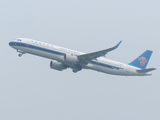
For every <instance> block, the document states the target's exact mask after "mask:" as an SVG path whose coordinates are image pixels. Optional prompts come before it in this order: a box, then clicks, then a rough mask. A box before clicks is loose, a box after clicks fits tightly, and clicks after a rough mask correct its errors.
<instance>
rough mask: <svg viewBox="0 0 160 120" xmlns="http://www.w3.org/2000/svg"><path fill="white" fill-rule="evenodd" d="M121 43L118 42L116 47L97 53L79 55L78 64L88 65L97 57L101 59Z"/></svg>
mask: <svg viewBox="0 0 160 120" xmlns="http://www.w3.org/2000/svg"><path fill="white" fill-rule="evenodd" d="M121 42H122V41H120V42H119V43H118V44H117V45H116V46H114V47H111V48H108V49H105V50H101V51H97V52H92V53H87V54H83V55H79V56H78V59H79V63H80V64H84V65H86V64H88V63H89V62H90V61H91V60H94V59H97V58H98V57H102V56H105V55H106V54H107V53H108V52H110V51H112V50H114V49H116V48H118V46H119V45H120V43H121Z"/></svg>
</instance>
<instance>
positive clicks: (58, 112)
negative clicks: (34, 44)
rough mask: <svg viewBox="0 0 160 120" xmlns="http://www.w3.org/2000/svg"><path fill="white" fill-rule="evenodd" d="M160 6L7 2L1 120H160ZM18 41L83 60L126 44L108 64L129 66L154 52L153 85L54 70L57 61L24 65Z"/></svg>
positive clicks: (136, 0) (91, 0)
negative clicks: (84, 55)
mask: <svg viewBox="0 0 160 120" xmlns="http://www.w3.org/2000/svg"><path fill="white" fill-rule="evenodd" d="M159 6H160V1H159V0H129V1H128V0H121V1H120V0H112V1H109V0H108V1H107V0H79V1H78V0H65V1H61V0H23V1H21V0H1V1H0V34H1V35H0V40H1V44H0V47H1V51H0V55H1V62H0V120H107V119H108V120H159V119H160V87H159V86H160V74H159V66H160V63H159V61H160V55H159V51H160V48H159V46H160V7H159ZM19 37H24V38H32V39H35V40H39V41H43V42H47V43H51V44H54V45H57V46H62V47H66V48H69V49H74V50H77V51H81V52H85V53H87V52H93V51H97V50H102V49H106V48H108V47H112V46H114V45H116V44H117V43H118V42H119V41H120V40H122V41H123V42H122V44H121V45H120V46H119V48H118V49H116V50H114V51H113V52H110V53H109V54H107V56H106V57H107V58H108V59H112V60H116V61H120V62H124V63H130V62H131V61H132V60H134V59H135V58H136V57H138V56H139V55H140V54H141V53H143V52H144V51H145V50H147V49H149V50H153V55H152V57H151V59H150V62H149V64H148V67H156V68H157V70H156V71H153V72H152V73H153V75H152V76H149V77H122V76H113V75H109V74H104V73H100V72H96V71H92V70H82V71H80V72H78V73H76V74H75V73H73V72H72V70H71V69H67V70H65V71H63V72H59V71H56V70H52V69H50V67H49V63H50V61H51V60H50V59H46V58H41V57H37V56H33V55H29V54H25V55H23V56H22V57H21V58H19V57H18V53H17V52H16V51H15V50H14V49H12V48H11V47H10V46H9V45H8V42H9V41H11V40H13V39H15V38H19Z"/></svg>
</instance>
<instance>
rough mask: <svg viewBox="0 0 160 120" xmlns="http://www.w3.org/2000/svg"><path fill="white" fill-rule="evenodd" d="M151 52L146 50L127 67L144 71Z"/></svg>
mask: <svg viewBox="0 0 160 120" xmlns="http://www.w3.org/2000/svg"><path fill="white" fill-rule="evenodd" d="M152 52H153V51H151V50H146V51H145V52H144V53H143V54H142V55H140V56H139V57H138V58H136V59H135V60H134V61H133V62H131V63H130V64H129V65H132V66H134V67H138V68H141V69H145V68H146V67H147V64H148V62H149V59H150V57H151V55H152Z"/></svg>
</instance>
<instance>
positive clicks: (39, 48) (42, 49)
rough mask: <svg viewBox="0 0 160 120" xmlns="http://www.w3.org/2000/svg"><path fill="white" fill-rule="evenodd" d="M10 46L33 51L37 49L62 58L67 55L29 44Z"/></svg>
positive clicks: (16, 43)
mask: <svg viewBox="0 0 160 120" xmlns="http://www.w3.org/2000/svg"><path fill="white" fill-rule="evenodd" d="M10 45H11V46H20V47H26V48H32V49H35V50H40V51H44V52H49V53H52V54H56V55H60V56H64V55H65V53H62V52H58V51H54V50H50V49H47V48H42V47H39V46H34V45H30V44H27V43H20V42H14V43H10Z"/></svg>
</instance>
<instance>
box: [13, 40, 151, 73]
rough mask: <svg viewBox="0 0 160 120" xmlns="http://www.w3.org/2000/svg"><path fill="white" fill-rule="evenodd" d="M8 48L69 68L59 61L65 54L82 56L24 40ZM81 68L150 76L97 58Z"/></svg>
mask: <svg viewBox="0 0 160 120" xmlns="http://www.w3.org/2000/svg"><path fill="white" fill-rule="evenodd" d="M10 46H12V47H13V48H14V49H16V50H17V51H18V52H21V53H30V54H33V55H37V56H41V57H45V58H49V59H52V60H56V61H58V62H61V63H63V64H65V65H67V66H70V67H72V63H68V62H65V61H63V60H62V59H61V58H62V57H63V56H64V55H65V54H70V55H73V56H78V55H82V54H84V53H82V52H78V51H74V50H70V49H66V48H63V47H58V46H55V45H51V44H47V43H44V42H40V41H36V40H32V39H26V38H23V39H22V38H21V39H20V40H13V41H12V42H10ZM82 68H84V69H92V70H96V71H99V72H103V73H108V74H114V75H123V76H146V75H151V73H138V72H137V71H136V70H139V68H137V67H134V66H131V65H128V64H124V63H120V62H116V61H113V60H109V59H106V58H104V57H99V58H97V59H96V60H92V61H91V62H90V63H88V64H87V65H82Z"/></svg>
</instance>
